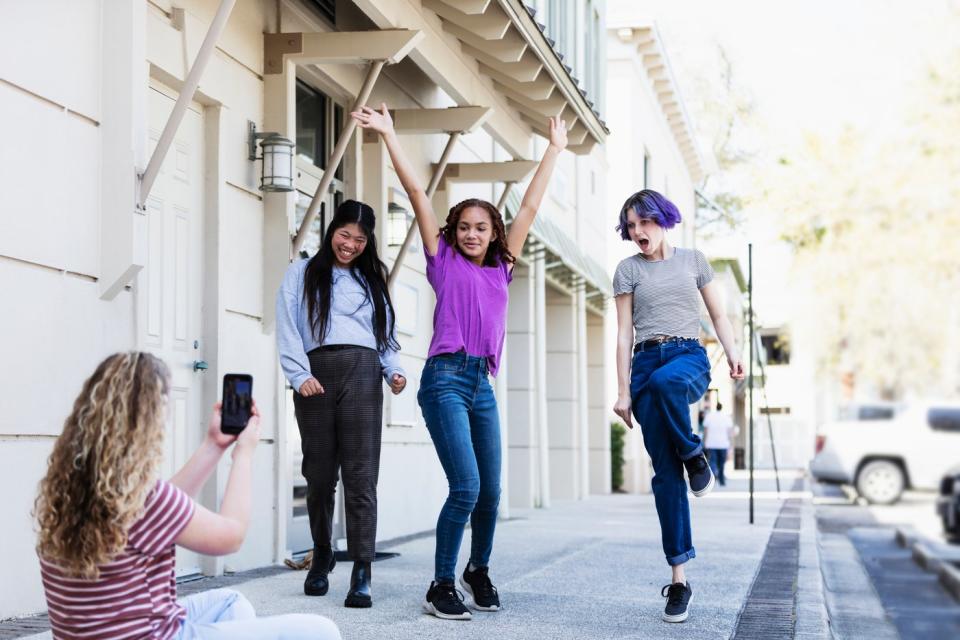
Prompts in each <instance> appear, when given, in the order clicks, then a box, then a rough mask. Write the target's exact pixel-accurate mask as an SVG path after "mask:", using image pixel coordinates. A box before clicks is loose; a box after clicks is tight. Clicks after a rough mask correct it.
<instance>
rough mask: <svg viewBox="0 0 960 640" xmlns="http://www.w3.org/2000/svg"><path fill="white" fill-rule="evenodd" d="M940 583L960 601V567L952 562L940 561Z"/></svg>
mask: <svg viewBox="0 0 960 640" xmlns="http://www.w3.org/2000/svg"><path fill="white" fill-rule="evenodd" d="M939 573H940V584H942V585H943V588H944V589H946V590H947V591H949V592H950V595H952V596H953V598H954V599H955V600H956V601H957V602H960V568H957V566H956V565H954V564H952V563H950V562H941V563H940V571H939Z"/></svg>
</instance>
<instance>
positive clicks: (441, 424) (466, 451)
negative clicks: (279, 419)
mask: <svg viewBox="0 0 960 640" xmlns="http://www.w3.org/2000/svg"><path fill="white" fill-rule="evenodd" d="M351 115H352V116H353V117H354V118H355V119H356V120H357V122H358V124H359V126H360V127H363V128H364V129H371V130H373V131H376V132H377V133H379V134H380V135H381V136H382V137H383V141H384V143H386V145H387V150H388V151H389V152H390V158H391V159H392V160H393V166H394V168H396V171H397V175H398V176H399V178H400V182H401V183H402V184H403V188H404V190H406V192H407V196H408V197H409V198H410V203H411V204H412V205H413V211H414V213H415V214H416V217H417V224H418V226H419V228H420V236H421V237H422V238H423V251H424V253H425V254H426V258H427V279H428V280H429V281H430V285H431V286H432V287H433V290H434V291H435V292H436V295H437V305H436V308H435V310H434V314H433V340H431V342H430V351H429V353H428V358H427V362H426V364H425V365H424V368H423V375H422V376H421V378H420V391H419V393H418V394H417V400H418V401H419V403H420V408H421V410H422V411H423V417H424V420H425V421H426V423H427V430H428V431H429V432H430V437H431V438H432V439H433V444H434V447H435V448H436V450H437V455H438V456H439V458H440V464H441V465H442V466H443V470H444V473H446V476H447V482H448V484H449V486H450V493H449V495H448V496H447V500H446V502H445V503H444V505H443V509H442V510H441V511H440V517H439V518H438V520H437V549H436V556H435V569H434V571H435V574H434V581H433V582H431V584H430V589H429V590H428V591H427V597H426V602H424V605H423V607H424V610H425V611H426V612H427V613H431V614H433V615H435V616H437V617H438V618H447V619H455V620H469V619H470V617H471V614H470V611H469V610H468V609H467V608H466V607H465V606H464V605H463V598H462V596H460V595H459V594H458V592H457V589H456V587H455V585H454V576H455V573H456V564H457V554H458V552H459V550H460V541H461V540H462V538H463V529H464V526H465V525H466V523H467V520H468V519H469V520H470V525H471V530H472V540H471V549H470V561H469V563H468V564H467V567H466V568H465V569H464V572H463V575H462V576H461V577H460V584H461V585H462V586H463V588H464V589H465V590H466V592H467V593H468V594H469V595H470V597H471V599H472V604H473V608H474V609H477V610H479V611H498V610H499V609H500V598H499V596H498V595H497V589H496V588H495V587H494V586H493V584H492V583H491V581H490V578H489V576H488V562H489V560H490V552H491V550H492V548H493V533H494V528H495V527H496V522H497V506H498V505H499V503H500V422H499V419H498V413H497V401H496V399H495V398H494V395H493V389H492V388H491V387H490V381H489V379H488V377H487V374H488V373H489V374H492V375H496V373H497V367H498V365H499V359H500V353H501V351H502V350H503V338H504V334H505V330H506V317H507V285H508V284H510V279H511V274H512V272H513V265H514V262H515V259H514V256H516V255H519V254H520V251H521V250H522V249H523V243H524V242H525V241H526V239H527V234H528V233H529V231H530V225H532V224H533V219H534V217H536V215H537V209H539V208H540V202H541V200H543V194H544V192H545V191H546V189H547V183H548V182H549V181H550V175H551V174H552V173H553V168H554V165H556V162H557V156H559V155H560V152H561V151H563V149H564V147H566V146H567V125H566V123H565V122H564V121H562V120H560V119H558V118H551V119H550V144H549V146H548V147H547V150H546V151H545V152H544V154H543V159H542V160H541V161H540V166H539V167H537V171H536V173H535V174H534V176H533V179H532V180H531V181H530V186H529V187H528V188H527V192H526V193H525V194H524V196H523V201H522V202H521V204H520V210H519V211H518V212H517V215H516V217H515V218H514V220H513V223H512V224H511V225H510V231H509V233H508V232H507V231H506V229H505V227H504V224H503V218H502V217H501V216H500V212H499V211H497V208H496V207H495V206H493V205H492V204H490V203H489V202H487V201H485V200H478V199H475V198H471V199H469V200H464V201H463V202H460V203H459V204H457V205H455V206H454V207H453V208H452V209H450V213H449V214H448V215H447V220H446V224H445V225H444V226H443V227H440V225H439V224H438V223H437V218H436V216H435V215H434V213H433V207H432V206H431V204H430V199H429V198H428V197H427V195H426V193H425V192H424V190H423V187H422V186H421V185H420V184H419V182H418V180H417V178H416V176H415V175H414V172H413V169H412V168H411V166H410V162H409V160H407V157H406V155H405V154H404V152H403V149H402V148H401V147H400V143H399V141H398V140H397V134H396V131H394V129H393V120H392V119H391V118H390V114H389V112H388V111H387V106H386V105H385V104H381V105H380V110H379V111H375V110H373V109H371V108H370V107H363V108H362V109H361V110H360V111H356V112H354V113H352V114H351Z"/></svg>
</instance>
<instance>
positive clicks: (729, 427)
mask: <svg viewBox="0 0 960 640" xmlns="http://www.w3.org/2000/svg"><path fill="white" fill-rule="evenodd" d="M736 434H737V432H736V427H735V426H734V424H733V419H732V418H730V416H728V415H727V414H725V413H723V405H722V404H720V403H719V402H717V409H716V411H710V412H708V413H707V415H706V416H705V417H704V419H703V446H704V448H705V449H706V450H707V455H708V457H709V458H710V469H711V470H712V471H713V475H715V476H716V477H717V482H719V483H720V486H721V487H724V486H726V484H727V477H726V475H725V474H724V466H725V465H726V464H727V452H728V451H729V450H730V443H731V441H732V440H733V438H734V436H736Z"/></svg>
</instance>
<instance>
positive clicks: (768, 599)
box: [733, 498, 800, 640]
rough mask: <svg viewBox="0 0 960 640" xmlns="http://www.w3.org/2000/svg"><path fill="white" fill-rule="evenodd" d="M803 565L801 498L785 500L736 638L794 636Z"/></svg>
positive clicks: (741, 612) (751, 588)
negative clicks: (798, 588) (801, 557)
mask: <svg viewBox="0 0 960 640" xmlns="http://www.w3.org/2000/svg"><path fill="white" fill-rule="evenodd" d="M799 569H800V500H797V499H792V498H791V499H789V500H786V501H785V502H784V503H783V507H781V509H780V514H779V516H778V517H777V520H776V522H775V523H774V525H773V532H772V533H771V534H770V540H769V541H768V542H767V548H766V550H765V551H764V553H763V559H762V560H761V561H760V568H759V570H758V571H757V576H756V577H755V578H754V580H753V584H752V585H751V586H750V593H749V594H748V595H747V599H746V601H745V602H744V604H743V609H742V610H741V611H740V619H739V620H738V621H737V628H736V630H735V631H734V632H733V638H734V640H750V639H753V638H757V639H761V638H762V639H763V640H767V639H769V638H777V639H778V640H779V639H781V638H793V636H794V630H795V626H796V615H797V612H796V593H797V575H798V572H799Z"/></svg>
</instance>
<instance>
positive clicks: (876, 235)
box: [750, 50, 960, 398]
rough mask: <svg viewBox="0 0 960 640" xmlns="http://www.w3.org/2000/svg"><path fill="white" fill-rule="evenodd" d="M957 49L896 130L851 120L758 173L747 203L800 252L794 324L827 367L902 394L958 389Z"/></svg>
mask: <svg viewBox="0 0 960 640" xmlns="http://www.w3.org/2000/svg"><path fill="white" fill-rule="evenodd" d="M958 177H960V50H957V51H956V52H955V55H954V56H953V59H952V60H949V61H947V62H946V63H944V64H943V65H940V67H939V68H938V69H937V70H935V71H932V72H931V73H930V75H929V76H928V77H927V78H926V79H924V81H923V82H922V83H921V86H920V89H919V91H918V92H917V99H916V100H914V103H913V104H912V105H911V107H910V109H909V112H908V113H907V114H906V116H905V117H904V120H903V126H902V127H901V128H900V130H899V131H898V132H897V133H896V134H895V135H893V136H890V137H887V138H885V139H877V138H876V136H874V135H872V134H871V132H870V131H865V130H862V129H857V128H853V127H851V128H848V129H847V130H846V131H845V132H844V133H843V134H842V135H840V136H838V137H836V138H835V139H824V138H822V137H819V136H816V135H809V136H807V137H806V139H805V141H804V143H803V144H802V146H801V148H799V149H797V150H795V151H794V152H793V153H790V154H789V155H786V154H785V155H784V156H783V157H781V158H780V159H779V161H778V162H776V163H773V164H768V165H765V166H761V167H759V168H758V170H757V171H756V175H755V179H756V184H757V189H756V191H755V192H754V193H753V195H752V196H751V202H750V204H751V205H752V206H753V207H756V208H758V209H762V210H764V211H766V212H768V213H769V214H771V215H776V216H777V217H778V219H779V221H780V226H781V229H782V232H783V237H784V239H785V240H787V241H788V242H789V243H790V244H791V246H792V247H793V248H794V251H795V258H796V259H795V265H794V278H793V286H794V287H795V288H796V291H797V295H796V303H797V307H796V310H795V313H794V314H793V316H794V322H793V323H792V325H793V329H794V331H795V332H796V333H798V334H799V335H801V336H804V337H805V338H806V339H804V343H805V344H807V345H810V346H812V347H813V348H815V349H816V350H817V353H816V356H817V361H818V363H819V365H820V370H821V372H823V373H829V374H833V375H834V376H835V377H837V378H840V377H849V376H850V375H851V374H852V375H853V377H854V379H855V380H856V383H857V385H858V386H861V387H863V386H867V387H868V388H872V389H874V390H876V391H877V392H879V394H880V395H883V396H886V397H890V398H896V397H900V396H902V395H904V394H905V393H908V392H917V393H921V394H924V395H930V394H934V395H936V394H946V393H956V392H958V391H960V389H958V387H957V384H958V379H957V378H958V376H957V373H958V369H960V365H958V363H960V337H958V333H960V328H958V326H957V324H958V322H960V311H958V305H960V291H958V285H960V178H958Z"/></svg>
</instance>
